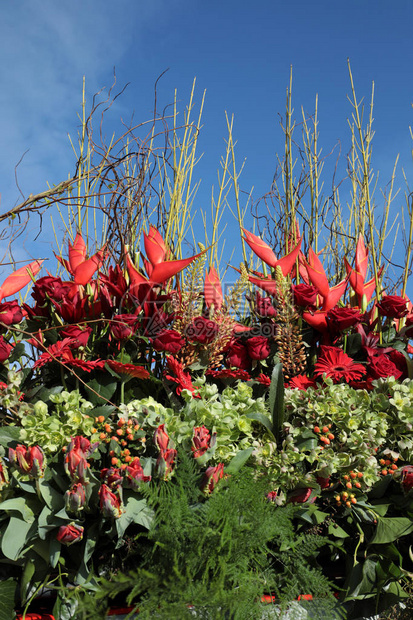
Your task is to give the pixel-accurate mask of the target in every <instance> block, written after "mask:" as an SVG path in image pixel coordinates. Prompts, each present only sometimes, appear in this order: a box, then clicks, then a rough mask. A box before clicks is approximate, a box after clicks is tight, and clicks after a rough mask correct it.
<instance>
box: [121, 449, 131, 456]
mask: <svg viewBox="0 0 413 620" xmlns="http://www.w3.org/2000/svg"><path fill="white" fill-rule="evenodd" d="M123 454H125V456H129V454H130V450H129V449H128V448H125V450H124V451H123Z"/></svg>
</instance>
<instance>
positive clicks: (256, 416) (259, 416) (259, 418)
mask: <svg viewBox="0 0 413 620" xmlns="http://www.w3.org/2000/svg"><path fill="white" fill-rule="evenodd" d="M245 417H246V418H248V420H255V421H256V422H260V423H261V424H262V425H263V426H265V428H266V429H267V431H269V433H270V435H271V436H272V437H274V434H273V432H272V423H271V420H270V419H269V418H267V416H266V415H264V414H263V413H259V412H258V411H257V412H254V411H253V412H252V413H247V414H246V415H245Z"/></svg>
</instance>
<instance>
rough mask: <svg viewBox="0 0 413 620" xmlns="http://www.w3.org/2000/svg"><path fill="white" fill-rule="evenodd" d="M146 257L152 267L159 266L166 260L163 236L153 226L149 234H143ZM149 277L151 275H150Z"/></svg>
mask: <svg viewBox="0 0 413 620" xmlns="http://www.w3.org/2000/svg"><path fill="white" fill-rule="evenodd" d="M143 241H144V244H145V252H146V256H147V257H148V258H149V260H150V262H151V263H152V265H158V264H159V263H162V262H163V261H164V260H165V256H166V247H165V242H164V240H163V238H162V236H161V234H160V233H159V232H158V231H157V230H156V228H154V227H153V226H150V227H149V233H148V234H147V235H146V234H145V233H143ZM148 275H149V274H148Z"/></svg>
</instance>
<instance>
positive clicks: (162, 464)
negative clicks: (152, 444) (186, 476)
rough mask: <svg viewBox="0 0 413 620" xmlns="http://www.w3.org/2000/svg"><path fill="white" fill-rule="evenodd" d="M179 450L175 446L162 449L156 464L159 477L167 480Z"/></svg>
mask: <svg viewBox="0 0 413 620" xmlns="http://www.w3.org/2000/svg"><path fill="white" fill-rule="evenodd" d="M176 455H177V452H176V450H174V449H173V448H169V449H168V450H161V453H160V455H159V456H158V459H157V461H156V464H155V472H156V475H157V476H158V477H159V478H162V479H163V480H166V479H167V478H168V476H169V474H170V473H171V471H172V470H173V468H174V465H175V458H176Z"/></svg>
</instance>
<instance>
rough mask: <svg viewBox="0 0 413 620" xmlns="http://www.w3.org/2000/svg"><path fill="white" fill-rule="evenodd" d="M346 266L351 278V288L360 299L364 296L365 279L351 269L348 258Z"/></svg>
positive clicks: (345, 262) (345, 260)
mask: <svg viewBox="0 0 413 620" xmlns="http://www.w3.org/2000/svg"><path fill="white" fill-rule="evenodd" d="M344 266H345V268H346V271H347V274H348V276H349V277H350V285H351V288H352V289H353V291H355V292H356V293H357V296H358V297H362V296H363V294H364V277H363V276H362V275H361V273H360V272H358V271H356V270H355V269H353V268H352V267H351V265H350V264H349V263H348V261H347V259H346V258H344Z"/></svg>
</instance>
